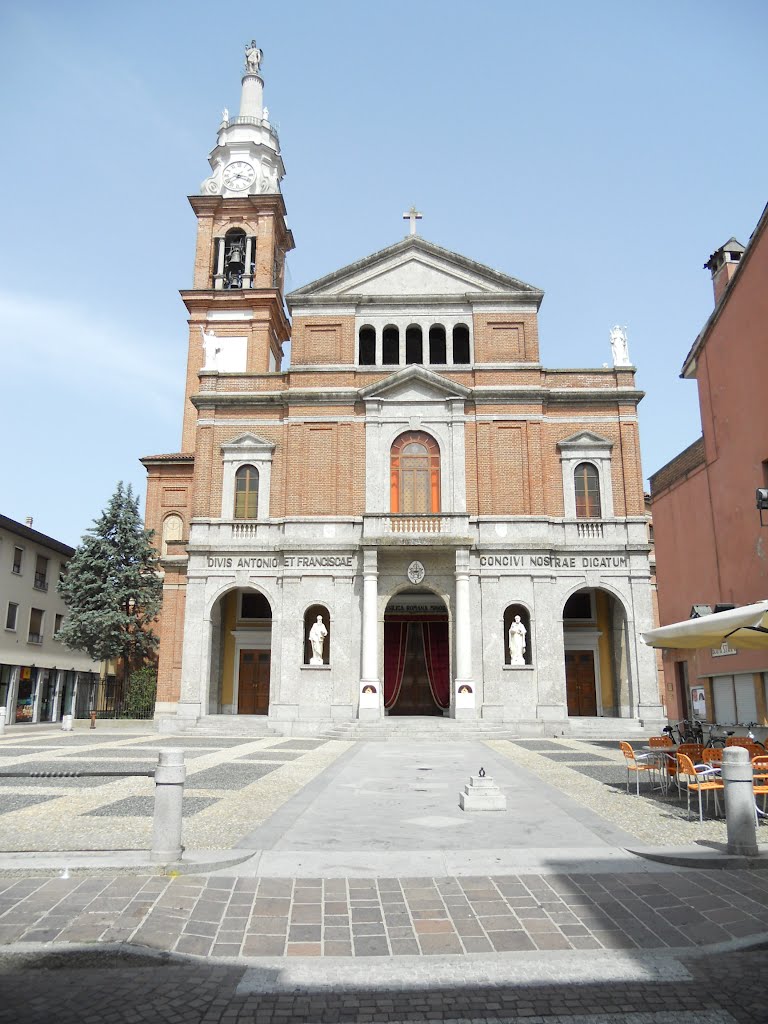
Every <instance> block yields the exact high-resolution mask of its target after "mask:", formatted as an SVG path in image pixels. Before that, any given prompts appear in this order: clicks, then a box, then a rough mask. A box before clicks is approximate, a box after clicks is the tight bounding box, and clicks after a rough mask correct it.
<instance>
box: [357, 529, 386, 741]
mask: <svg viewBox="0 0 768 1024" xmlns="http://www.w3.org/2000/svg"><path fill="white" fill-rule="evenodd" d="M378 604H379V568H378V552H377V551H376V549H375V548H368V549H366V550H364V551H363V652H362V658H361V661H362V678H361V679H360V697H359V700H360V704H359V710H358V717H359V718H360V719H361V720H367V721H370V720H372V719H378V718H381V717H382V716H383V714H384V703H383V694H382V692H381V683H380V682H379V616H378ZM371 687H372V688H373V691H374V692H373V693H370V692H368V693H364V692H363V691H364V690H368V689H369V688H371Z"/></svg>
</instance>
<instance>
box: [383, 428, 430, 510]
mask: <svg viewBox="0 0 768 1024" xmlns="http://www.w3.org/2000/svg"><path fill="white" fill-rule="evenodd" d="M390 508H391V511H392V512H396V513H397V512H403V513H411V514H415V515H430V514H435V513H437V512H439V511H440V449H439V448H438V445H437V441H435V439H434V438H433V437H430V435H429V434H425V433H423V432H422V431H418V430H412V431H408V432H407V433H405V434H401V435H400V436H399V437H398V438H397V439H396V440H395V443H394V444H393V445H392V448H391V451H390Z"/></svg>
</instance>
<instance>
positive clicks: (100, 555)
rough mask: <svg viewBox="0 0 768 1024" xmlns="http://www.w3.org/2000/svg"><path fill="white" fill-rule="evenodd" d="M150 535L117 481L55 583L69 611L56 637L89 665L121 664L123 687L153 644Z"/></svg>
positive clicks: (155, 603) (156, 579)
mask: <svg viewBox="0 0 768 1024" xmlns="http://www.w3.org/2000/svg"><path fill="white" fill-rule="evenodd" d="M153 532H154V531H152V530H145V529H144V524H143V522H142V520H141V516H140V515H139V499H138V497H137V496H134V494H133V491H132V489H131V486H130V484H129V485H128V487H124V486H123V483H122V481H121V482H120V483H119V484H118V485H117V489H116V490H115V493H114V494H113V495H112V497H111V498H110V500H109V504H108V505H107V507H106V509H105V510H104V511H103V512H102V514H101V515H100V516H99V518H98V519H96V520H95V521H94V524H93V527H92V528H91V529H90V530H89V531H88V532H87V533H86V534H85V535H84V537H83V539H82V542H81V544H80V545H79V547H78V548H77V550H76V551H75V554H74V555H73V556H72V558H71V559H70V560H69V563H68V565H67V571H66V574H65V575H64V577H63V579H61V580H60V582H59V584H58V590H59V593H60V594H61V596H62V597H63V598H64V600H65V601H66V603H67V606H68V609H69V614H68V615H67V617H66V619H65V620H64V623H63V625H62V627H61V629H60V630H59V632H58V634H57V636H58V638H59V639H60V640H62V641H63V642H64V643H65V644H66V645H67V647H69V648H71V649H72V650H76V651H86V652H87V653H88V654H89V655H90V656H91V657H92V658H93V659H94V660H95V661H104V660H106V659H108V658H119V659H120V660H122V663H123V673H124V677H125V681H126V684H127V683H128V680H129V679H130V675H131V669H132V667H133V666H137V667H138V666H139V665H141V664H143V662H144V660H145V658H147V656H148V655H150V654H152V652H153V651H154V649H155V648H156V647H157V643H158V640H157V637H156V636H155V635H154V633H153V632H152V624H153V623H154V622H156V621H157V615H158V612H159V611H160V604H161V600H162V592H163V584H162V580H161V578H160V576H159V575H158V571H157V564H158V559H157V553H156V552H155V549H154V548H153V547H152V536H153Z"/></svg>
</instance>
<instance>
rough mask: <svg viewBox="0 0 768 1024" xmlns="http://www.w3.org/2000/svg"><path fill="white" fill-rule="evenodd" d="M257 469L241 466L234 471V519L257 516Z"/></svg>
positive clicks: (254, 517)
mask: <svg viewBox="0 0 768 1024" xmlns="http://www.w3.org/2000/svg"><path fill="white" fill-rule="evenodd" d="M258 507H259V471H258V470H257V469H256V467H255V466H241V467H240V469H238V471H237V472H236V473H235V519H256V518H258Z"/></svg>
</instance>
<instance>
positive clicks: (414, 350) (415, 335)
mask: <svg viewBox="0 0 768 1024" xmlns="http://www.w3.org/2000/svg"><path fill="white" fill-rule="evenodd" d="M405 361H406V363H423V362H424V344H423V342H422V338H421V328H420V327H419V325H418V324H411V325H410V327H406V329H405Z"/></svg>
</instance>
